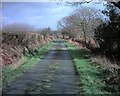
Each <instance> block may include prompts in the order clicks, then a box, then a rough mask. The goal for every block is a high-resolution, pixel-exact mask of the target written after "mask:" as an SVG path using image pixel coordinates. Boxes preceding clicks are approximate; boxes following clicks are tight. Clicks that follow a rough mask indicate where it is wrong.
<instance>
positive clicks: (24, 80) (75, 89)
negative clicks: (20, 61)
mask: <svg viewBox="0 0 120 96" xmlns="http://www.w3.org/2000/svg"><path fill="white" fill-rule="evenodd" d="M79 93H80V92H79V80H78V77H77V76H76V74H75V69H74V67H73V62H72V60H71V58H70V55H69V52H68V50H67V48H66V46H65V44H64V42H63V41H62V40H61V39H56V40H55V41H54V43H53V45H52V48H51V50H50V52H49V53H48V54H47V55H46V56H45V57H44V58H43V59H42V60H40V61H39V62H38V64H36V65H35V66H34V67H32V69H30V70H29V71H28V72H25V73H24V74H23V75H22V76H20V77H19V78H17V79H16V80H15V81H14V82H12V83H11V84H10V85H9V86H7V87H6V88H4V89H3V94H4V95H5V94H79Z"/></svg>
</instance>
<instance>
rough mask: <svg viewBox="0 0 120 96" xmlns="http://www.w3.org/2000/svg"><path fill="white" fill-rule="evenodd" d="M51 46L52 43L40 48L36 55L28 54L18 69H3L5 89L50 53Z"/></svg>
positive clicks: (9, 66) (7, 67) (9, 67)
mask: <svg viewBox="0 0 120 96" xmlns="http://www.w3.org/2000/svg"><path fill="white" fill-rule="evenodd" d="M51 45H52V42H51V43H49V44H45V45H43V46H42V47H40V48H38V49H37V50H36V51H35V52H34V55H33V54H30V53H28V54H27V55H25V56H23V60H24V61H25V62H24V63H23V64H21V66H20V67H19V68H17V69H14V68H13V67H12V66H11V65H7V66H4V67H3V68H2V81H3V82H2V83H3V84H2V85H3V87H4V86H7V85H9V84H10V83H11V82H12V81H14V80H15V79H16V78H17V77H19V76H21V75H22V74H23V73H24V72H26V71H28V70H29V69H30V68H32V67H33V66H34V65H35V64H37V62H38V61H39V60H40V59H41V58H43V57H44V56H45V55H46V54H47V53H48V52H49V50H50V48H51Z"/></svg>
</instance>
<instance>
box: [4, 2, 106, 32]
mask: <svg viewBox="0 0 120 96" xmlns="http://www.w3.org/2000/svg"><path fill="white" fill-rule="evenodd" d="M85 6H92V7H95V8H97V9H103V8H104V6H102V5H101V4H96V5H95V4H88V5H85ZM74 10H75V7H71V6H67V5H66V4H65V3H64V4H58V3H57V2H36V3H34V2H3V3H2V25H6V24H10V23H29V24H31V25H33V26H34V27H35V28H46V27H50V28H51V29H52V30H56V29H57V27H56V26H57V21H59V20H60V19H62V18H63V17H65V16H68V15H70V14H71V13H72V12H73V11H74Z"/></svg>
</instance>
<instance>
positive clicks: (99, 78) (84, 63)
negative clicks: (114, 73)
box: [65, 42, 109, 96]
mask: <svg viewBox="0 0 120 96" xmlns="http://www.w3.org/2000/svg"><path fill="white" fill-rule="evenodd" d="M65 44H66V46H67V48H68V50H69V53H70V55H71V56H72V59H73V62H74V64H75V67H76V70H77V72H78V75H79V80H80V83H81V85H82V86H80V87H82V88H81V89H82V90H81V91H82V94H84V95H88V94H92V96H93V95H95V94H98V95H100V94H109V93H108V92H106V91H105V90H104V87H105V82H104V81H103V78H104V74H103V73H102V70H101V69H99V68H97V67H96V66H93V65H92V64H91V63H90V62H89V57H90V56H91V54H89V52H88V51H86V50H84V49H78V48H77V47H76V46H74V45H72V44H70V43H67V42H65Z"/></svg>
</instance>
